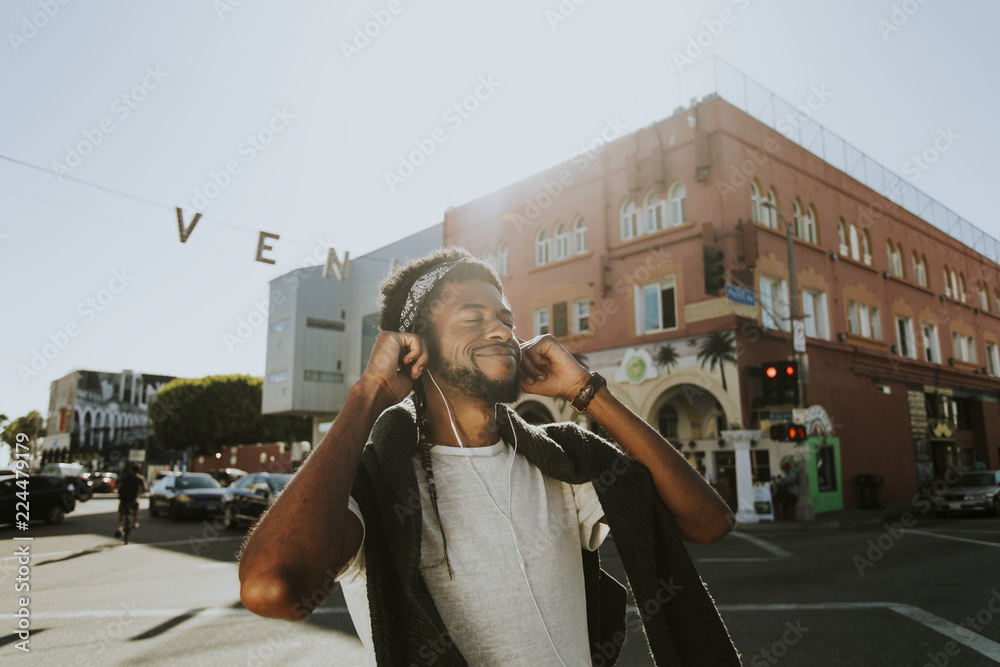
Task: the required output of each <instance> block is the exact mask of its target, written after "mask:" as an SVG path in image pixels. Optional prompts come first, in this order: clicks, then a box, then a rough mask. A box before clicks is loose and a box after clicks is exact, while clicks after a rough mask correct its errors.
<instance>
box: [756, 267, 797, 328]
mask: <svg viewBox="0 0 1000 667" xmlns="http://www.w3.org/2000/svg"><path fill="white" fill-rule="evenodd" d="M760 311H761V323H762V324H763V325H764V326H765V327H766V328H768V329H784V330H785V331H788V330H789V329H790V324H789V320H788V285H787V283H786V282H785V281H784V280H781V279H780V278H772V277H770V276H761V277H760Z"/></svg>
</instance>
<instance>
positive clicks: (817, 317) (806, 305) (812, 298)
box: [802, 290, 830, 340]
mask: <svg viewBox="0 0 1000 667" xmlns="http://www.w3.org/2000/svg"><path fill="white" fill-rule="evenodd" d="M802 314H803V315H804V316H805V323H806V335H807V336H811V337H813V338H822V339H823V340H829V339H830V327H829V324H828V322H827V310H826V293H825V292H816V291H814V290H802Z"/></svg>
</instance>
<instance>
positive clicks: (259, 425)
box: [149, 375, 312, 455]
mask: <svg viewBox="0 0 1000 667" xmlns="http://www.w3.org/2000/svg"><path fill="white" fill-rule="evenodd" d="M263 385H264V381H263V379H261V378H259V377H252V376H250V375H210V376H208V377H204V378H201V379H193V378H177V379H175V380H171V381H170V382H168V383H167V384H166V385H165V386H164V387H163V388H161V389H160V390H159V391H158V392H157V394H156V398H155V399H154V400H153V402H152V403H151V404H150V406H149V419H150V421H151V422H152V426H153V431H154V433H155V434H156V440H157V443H158V444H159V445H160V446H161V447H163V448H165V449H177V450H184V449H192V450H193V451H194V452H195V453H196V454H202V455H209V454H214V453H216V452H219V451H221V449H222V447H225V446H227V445H240V444H250V443H256V442H279V441H282V442H293V441H300V440H312V420H311V419H309V418H308V417H293V416H287V415H263V414H261V411H260V406H261V396H262V391H263Z"/></svg>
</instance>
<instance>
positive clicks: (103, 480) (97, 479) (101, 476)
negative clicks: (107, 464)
mask: <svg viewBox="0 0 1000 667" xmlns="http://www.w3.org/2000/svg"><path fill="white" fill-rule="evenodd" d="M89 479H90V483H91V486H90V488H91V490H92V491H93V492H94V493H114V492H115V489H117V488H118V473H114V472H92V473H90V475H89Z"/></svg>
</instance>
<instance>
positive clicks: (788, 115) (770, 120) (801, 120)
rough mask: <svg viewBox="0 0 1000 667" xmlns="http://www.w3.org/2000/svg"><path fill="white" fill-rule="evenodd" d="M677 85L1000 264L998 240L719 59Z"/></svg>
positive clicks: (690, 72) (701, 65)
mask: <svg viewBox="0 0 1000 667" xmlns="http://www.w3.org/2000/svg"><path fill="white" fill-rule="evenodd" d="M677 85H678V92H679V93H680V94H681V95H682V97H681V99H692V100H694V99H697V98H702V99H704V98H705V97H707V96H710V95H712V94H713V93H714V94H715V95H718V96H719V97H721V98H722V99H724V100H726V101H727V102H729V103H730V104H732V105H733V106H735V107H738V108H739V109H742V110H743V111H744V112H746V113H747V114H749V115H750V116H753V117H754V118H756V119H757V120H759V121H760V122H762V123H764V124H765V125H767V126H768V127H770V128H772V129H774V130H775V131H777V132H779V133H781V134H782V135H783V136H785V137H787V138H788V139H790V140H791V141H794V142H795V143H797V144H798V145H799V146H802V147H803V148H805V149H806V150H808V151H809V152H811V153H813V154H814V155H816V156H817V157H819V158H821V159H823V160H824V161H825V162H826V163H827V164H829V165H831V166H833V167H836V168H837V169H839V170H841V171H842V172H844V173H845V174H847V175H848V176H850V177H852V178H854V179H856V180H858V181H860V182H861V183H864V184H865V185H867V186H868V187H869V188H871V189H872V190H874V191H875V192H877V193H879V194H880V195H882V196H883V197H885V198H886V199H888V200H890V201H893V202H895V203H896V204H899V205H900V206H902V207H903V208H905V209H906V210H907V211H909V212H910V213H913V214H914V215H916V216H917V217H919V218H921V219H922V220H925V221H927V222H929V223H930V224H932V225H933V226H934V227H936V228H937V229H940V230H941V231H942V232H944V233H946V234H948V235H949V236H951V237H952V238H954V239H956V240H958V241H960V242H962V243H964V244H965V245H967V246H968V247H969V248H972V249H973V250H975V251H976V252H978V253H980V254H982V255H983V256H984V257H986V258H987V259H990V260H992V261H993V262H997V263H1000V242H998V241H997V240H996V239H995V238H993V237H992V236H990V235H989V234H987V233H986V232H984V231H983V230H981V229H979V228H978V227H976V226H975V225H973V224H972V223H971V222H969V221H968V220H965V219H964V218H962V217H961V216H959V215H958V214H957V213H955V212H954V211H952V210H951V209H949V208H948V207H947V206H945V205H944V204H942V203H940V202H939V201H937V200H935V199H933V198H932V197H930V196H928V195H926V194H924V193H923V192H921V191H920V190H918V189H917V188H915V187H913V185H911V184H910V183H909V182H908V181H906V180H904V179H903V178H902V177H900V176H899V175H897V174H895V173H894V172H892V171H891V170H889V169H887V168H885V167H884V166H883V165H881V164H879V163H878V162H876V161H875V160H873V159H872V158H871V157H869V156H868V155H866V154H865V153H864V152H863V151H861V150H859V149H858V148H856V147H854V146H852V145H851V144H850V143H848V142H847V141H846V140H844V139H842V138H841V137H839V136H838V135H836V134H834V133H833V132H831V131H830V130H828V129H826V128H825V127H823V126H822V125H820V124H819V123H817V122H816V121H814V120H812V118H810V117H809V115H807V114H805V113H803V112H802V111H801V110H800V109H799V108H798V107H796V106H795V105H793V104H789V103H788V102H786V101H785V100H783V99H781V98H780V97H778V96H777V95H775V94H774V93H773V92H771V91H770V90H768V89H767V88H765V87H764V86H762V85H760V84H759V83H757V82H756V81H754V80H752V79H751V78H750V77H748V76H746V75H745V74H743V73H742V72H740V71H739V70H738V69H736V68H735V67H733V66H732V65H730V64H729V63H727V62H726V61H725V60H723V59H721V58H719V57H718V56H713V57H711V58H708V59H706V60H704V61H702V62H700V63H698V64H696V65H693V66H691V67H690V68H689V69H687V70H685V71H682V72H681V73H680V75H679V77H678V80H677Z"/></svg>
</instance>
